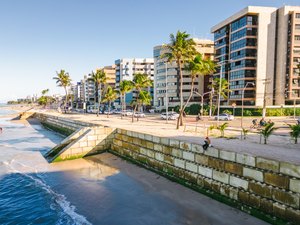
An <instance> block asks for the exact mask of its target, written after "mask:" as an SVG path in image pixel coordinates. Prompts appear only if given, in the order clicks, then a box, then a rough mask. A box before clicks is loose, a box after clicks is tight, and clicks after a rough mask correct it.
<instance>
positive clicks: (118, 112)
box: [112, 109, 122, 114]
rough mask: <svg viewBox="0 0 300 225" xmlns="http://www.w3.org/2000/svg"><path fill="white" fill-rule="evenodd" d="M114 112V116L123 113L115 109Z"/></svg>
mask: <svg viewBox="0 0 300 225" xmlns="http://www.w3.org/2000/svg"><path fill="white" fill-rule="evenodd" d="M112 111H113V114H121V113H122V111H121V110H119V109H114V110H112Z"/></svg>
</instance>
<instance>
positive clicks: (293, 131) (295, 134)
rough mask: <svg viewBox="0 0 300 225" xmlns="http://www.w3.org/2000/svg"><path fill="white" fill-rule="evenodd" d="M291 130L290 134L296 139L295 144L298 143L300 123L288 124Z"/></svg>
mask: <svg viewBox="0 0 300 225" xmlns="http://www.w3.org/2000/svg"><path fill="white" fill-rule="evenodd" d="M288 125H289V127H290V129H291V132H290V136H291V137H292V138H293V139H294V140H295V144H297V143H298V137H300V125H299V124H295V125H292V124H288Z"/></svg>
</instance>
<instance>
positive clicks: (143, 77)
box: [132, 73, 153, 122]
mask: <svg viewBox="0 0 300 225" xmlns="http://www.w3.org/2000/svg"><path fill="white" fill-rule="evenodd" d="M132 84H133V88H134V89H135V90H136V91H137V95H136V100H135V102H136V104H135V106H134V110H133V114H132V122H133V120H134V114H135V112H136V110H137V107H138V106H140V104H139V97H140V92H141V91H142V89H144V88H148V87H151V86H152V85H153V82H152V81H151V80H150V78H149V76H148V75H147V74H141V73H137V74H134V77H133V81H132ZM133 102H134V101H133Z"/></svg>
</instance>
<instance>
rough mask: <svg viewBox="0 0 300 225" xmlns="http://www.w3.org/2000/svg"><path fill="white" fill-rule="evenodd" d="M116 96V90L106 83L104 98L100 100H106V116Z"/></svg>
mask: <svg viewBox="0 0 300 225" xmlns="http://www.w3.org/2000/svg"><path fill="white" fill-rule="evenodd" d="M117 98H118V94H117V91H116V90H114V89H113V88H112V87H111V86H110V85H108V86H107V88H106V92H105V95H104V98H103V100H102V102H108V114H107V118H108V117H109V114H110V106H111V103H112V102H113V101H115V100H116V99H117Z"/></svg>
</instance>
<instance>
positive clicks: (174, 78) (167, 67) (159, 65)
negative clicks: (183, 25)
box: [153, 38, 214, 109]
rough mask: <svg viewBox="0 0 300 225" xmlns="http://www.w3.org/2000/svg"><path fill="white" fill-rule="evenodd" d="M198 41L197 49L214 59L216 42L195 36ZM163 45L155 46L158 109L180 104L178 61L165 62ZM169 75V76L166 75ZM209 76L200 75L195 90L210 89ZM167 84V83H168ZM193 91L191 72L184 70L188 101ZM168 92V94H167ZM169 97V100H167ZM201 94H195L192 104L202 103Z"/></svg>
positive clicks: (185, 94) (155, 104)
mask: <svg viewBox="0 0 300 225" xmlns="http://www.w3.org/2000/svg"><path fill="white" fill-rule="evenodd" d="M193 40H194V41H195V43H196V50H197V51H198V52H199V53H201V54H203V55H204V57H205V58H210V59H213V54H214V42H213V41H211V40H201V39H197V38H193ZM165 51H166V50H165V49H164V48H163V46H162V45H158V46H155V47H154V49H153V56H154V106H155V107H157V108H158V109H164V108H166V103H167V104H168V106H169V107H174V106H177V105H179V104H180V90H179V88H180V85H179V83H180V77H179V73H178V71H177V63H176V62H172V63H167V64H165V62H164V59H161V55H163V54H164V53H165ZM166 75H167V76H166ZM208 83H209V76H205V77H204V76H199V77H198V79H197V80H195V82H194V90H195V91H197V92H199V93H200V94H202V93H204V92H207V91H208V87H207V86H208ZM166 84H167V85H166ZM190 92H191V78H190V72H188V71H185V70H183V99H184V101H186V100H187V99H188V97H189V95H190ZM166 93H167V94H166ZM166 98H167V101H166ZM200 102H201V99H200V97H199V96H197V95H194V96H193V97H192V99H191V101H190V104H194V103H200Z"/></svg>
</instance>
